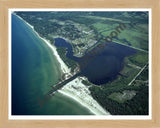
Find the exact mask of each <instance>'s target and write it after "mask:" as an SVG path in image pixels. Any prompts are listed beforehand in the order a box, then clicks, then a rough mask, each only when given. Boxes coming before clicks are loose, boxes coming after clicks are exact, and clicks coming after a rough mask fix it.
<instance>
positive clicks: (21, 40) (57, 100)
mask: <svg viewBox="0 0 160 128" xmlns="http://www.w3.org/2000/svg"><path fill="white" fill-rule="evenodd" d="M11 41H12V42H11V44H12V45H11V49H12V55H11V58H12V64H11V66H12V70H11V79H12V80H11V93H12V95H11V96H12V97H11V101H12V103H11V105H12V106H11V108H12V110H11V113H12V115H91V114H92V113H91V112H90V111H89V110H88V109H86V108H84V107H83V106H81V105H80V104H79V103H77V102H75V101H73V100H72V99H70V98H68V97H66V96H64V95H61V94H59V93H56V94H55V95H54V96H53V97H51V99H50V100H45V99H44V95H46V94H47V93H48V91H50V90H51V85H54V84H55V83H57V82H58V79H59V78H60V77H61V74H62V73H61V68H60V66H59V63H58V61H57V59H56V57H55V56H53V52H52V51H51V49H50V48H49V47H48V46H47V45H46V43H45V42H44V41H43V40H41V39H40V38H39V37H38V36H37V35H36V34H35V32H34V31H33V29H31V28H30V27H29V26H28V25H27V24H26V23H25V22H24V21H23V20H21V19H19V18H18V17H17V16H15V15H12V39H11ZM38 99H42V100H44V101H45V103H43V104H42V106H43V107H40V104H39V102H38Z"/></svg>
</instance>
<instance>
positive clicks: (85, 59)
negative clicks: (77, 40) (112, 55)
mask: <svg viewBox="0 0 160 128" xmlns="http://www.w3.org/2000/svg"><path fill="white" fill-rule="evenodd" d="M124 28H126V25H125V24H124V23H120V24H119V26H117V27H116V28H115V30H113V31H112V32H111V33H110V35H109V36H106V37H105V41H106V42H104V43H100V44H98V46H97V47H95V48H93V49H92V50H91V52H89V53H88V54H87V55H86V56H85V57H83V60H82V61H80V63H79V64H80V67H81V70H82V69H84V68H85V67H86V65H87V63H88V62H89V61H90V60H91V59H92V58H93V57H94V56H96V55H97V54H99V53H100V52H101V51H102V50H103V49H104V48H105V47H106V46H107V45H109V44H110V43H111V42H112V39H113V38H116V37H117V36H118V34H119V33H121V31H123V30H124Z"/></svg>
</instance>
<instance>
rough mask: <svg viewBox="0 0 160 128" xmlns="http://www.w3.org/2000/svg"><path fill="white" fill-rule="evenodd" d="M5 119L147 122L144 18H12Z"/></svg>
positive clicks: (121, 14)
mask: <svg viewBox="0 0 160 128" xmlns="http://www.w3.org/2000/svg"><path fill="white" fill-rule="evenodd" d="M10 22H11V115H13V116H14V115H21V116H22V115H23V116H24V115H27V116H28V115H36V116H39V115H52V116H56V115H58V116H63V115H68V116H72V115H77V116H78V115H83V116H87V115H90V116H95V115H106V116H111V115H113V116H114V115H119V116H121V115H126V116H127V115H129V116H132V115H137V116H139V115H145V116H146V115H149V86H150V85H149V51H150V50H149V49H150V48H149V46H150V45H149V11H96V10H95V11H94V10H91V11H80V10H78V11H65V10H64V11H63V10H61V11H53V10H51V11H43V10H42V11H36V10H35V11H32V10H28V11H23V10H22V11H12V12H11V21H10Z"/></svg>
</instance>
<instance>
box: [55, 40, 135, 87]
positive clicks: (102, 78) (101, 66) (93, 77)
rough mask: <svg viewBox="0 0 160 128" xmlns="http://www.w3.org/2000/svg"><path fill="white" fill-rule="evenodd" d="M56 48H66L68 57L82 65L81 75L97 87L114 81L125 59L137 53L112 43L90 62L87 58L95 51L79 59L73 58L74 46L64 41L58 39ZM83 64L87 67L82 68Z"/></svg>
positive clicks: (91, 58)
mask: <svg viewBox="0 0 160 128" xmlns="http://www.w3.org/2000/svg"><path fill="white" fill-rule="evenodd" d="M104 43H106V42H104ZM55 46H56V47H66V48H67V54H66V56H67V57H68V58H69V59H72V60H74V61H76V62H77V63H79V65H81V66H80V69H81V71H80V73H79V75H82V76H86V77H87V78H88V80H89V81H90V82H91V83H93V84H96V85H101V84H105V83H107V82H109V81H112V80H114V79H115V78H116V77H117V75H118V74H119V72H120V71H121V70H122V69H123V67H124V63H123V61H124V58H125V57H127V56H131V55H133V54H135V53H136V50H135V49H132V48H130V47H127V46H124V45H120V44H117V43H114V42H111V43H109V44H108V45H107V46H105V48H103V49H102V50H101V51H100V52H99V53H98V54H96V55H94V56H92V57H90V59H89V61H86V59H85V58H87V57H88V56H90V55H91V53H92V52H93V51H90V52H88V53H86V54H85V55H84V56H83V57H80V58H79V57H75V56H73V50H72V46H71V45H70V43H68V42H66V41H65V40H64V39H61V38H56V39H55ZM82 63H85V66H82Z"/></svg>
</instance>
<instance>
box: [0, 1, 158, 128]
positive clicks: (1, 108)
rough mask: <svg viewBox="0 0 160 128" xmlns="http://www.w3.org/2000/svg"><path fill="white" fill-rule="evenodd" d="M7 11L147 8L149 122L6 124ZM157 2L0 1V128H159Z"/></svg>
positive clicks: (111, 121) (41, 121) (7, 102)
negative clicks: (149, 32) (150, 87)
mask: <svg viewBox="0 0 160 128" xmlns="http://www.w3.org/2000/svg"><path fill="white" fill-rule="evenodd" d="M10 8H115V9H116V8H150V9H151V10H152V11H151V13H152V18H151V19H152V27H151V28H152V38H151V39H152V41H151V42H152V50H151V51H152V60H151V61H152V67H151V68H152V73H151V75H152V77H151V79H152V83H151V84H152V89H151V91H152V100H151V101H152V103H151V105H152V107H151V108H152V112H151V113H152V119H149V120H144V119H143V120H142V119H141V120H140V119H137V120H121V119H119V120H111V119H107V120H82V119H81V120H9V107H8V106H9V100H8V99H9V91H8V90H9V86H8V85H9V81H8V79H9V73H8V72H9V53H8V51H9V44H8V42H9V29H8V28H9V22H8V21H9V17H8V15H9V11H8V10H9V9H10ZM159 13H160V2H159V0H154V1H152V0H142V1H138V0H135V1H128V0H120V1H118V0H116V1H114V2H113V1H109V0H106V1H94V0H91V1H87V2H86V1H83V0H77V1H76V0H74V1H65V0H53V1H49V0H46V1H43V0H36V1H33V0H28V1H26V0H21V1H20V0H12V1H11V0H7V1H4V0H0V17H1V18H0V101H1V103H0V128H11V127H15V128H21V127H23V128H32V127H38V128H41V127H47V128H50V127H57V128H59V127H61V128H66V127H67V128H74V127H76V128H81V127H84V128H85V127H86V128H91V127H101V128H106V127H108V128H111V127H112V128H117V127H118V128H143V127H144V128H159V127H160V119H159V116H160V87H159V84H160V79H158V78H159V76H160V74H159V71H160V67H159V64H160V60H159V56H158V55H159V49H158V48H159V46H160V45H159V44H158V43H159V41H160V37H159V34H160V31H159V26H160V25H159V22H160V17H159Z"/></svg>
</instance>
